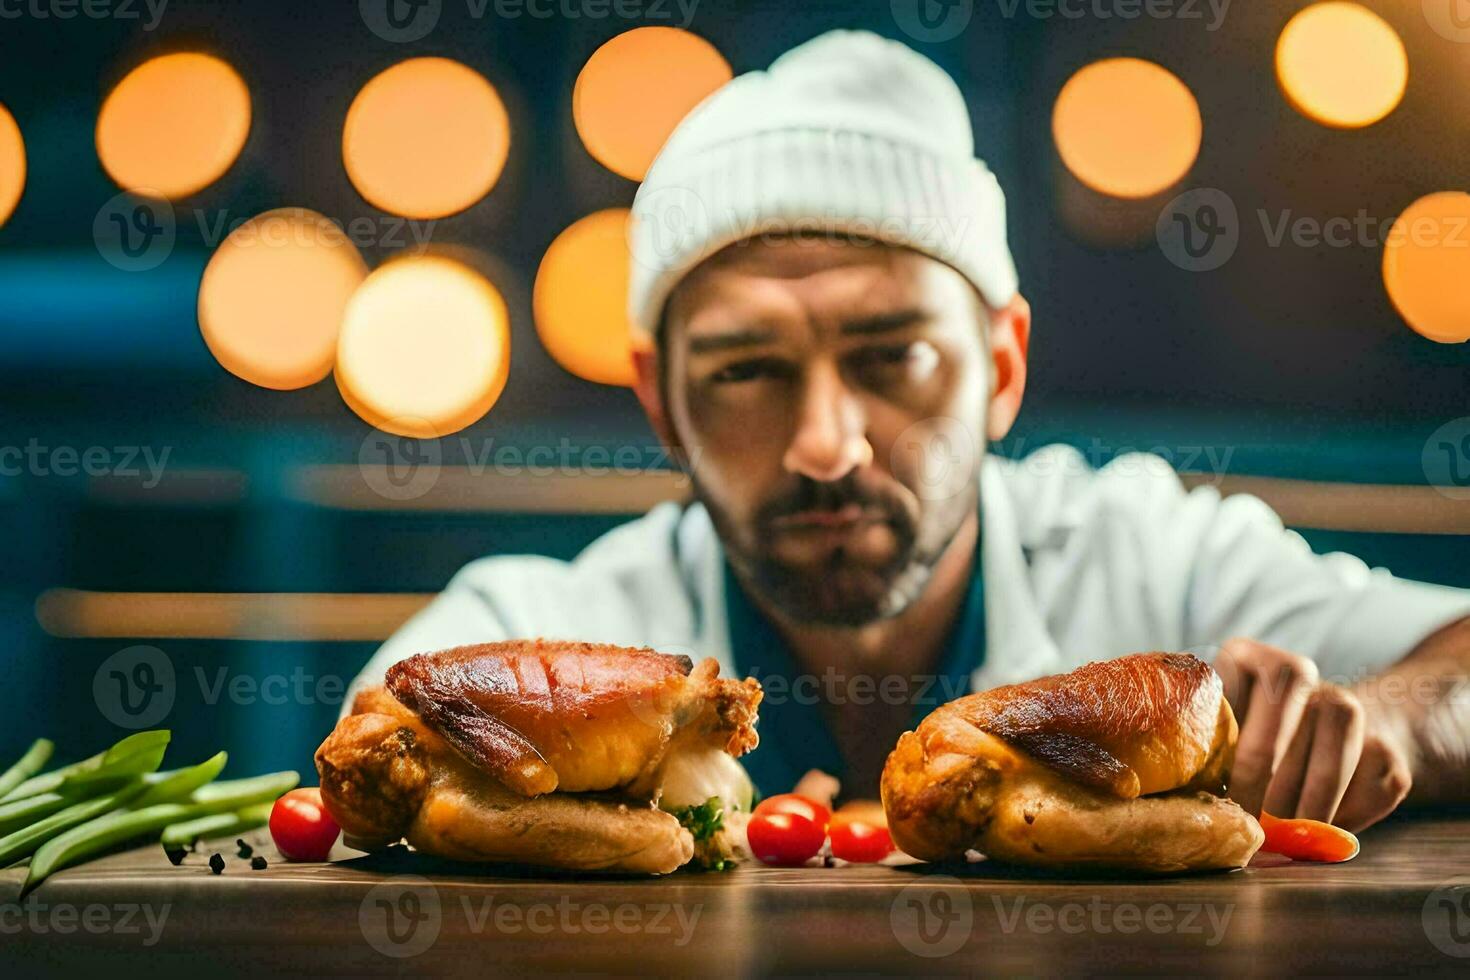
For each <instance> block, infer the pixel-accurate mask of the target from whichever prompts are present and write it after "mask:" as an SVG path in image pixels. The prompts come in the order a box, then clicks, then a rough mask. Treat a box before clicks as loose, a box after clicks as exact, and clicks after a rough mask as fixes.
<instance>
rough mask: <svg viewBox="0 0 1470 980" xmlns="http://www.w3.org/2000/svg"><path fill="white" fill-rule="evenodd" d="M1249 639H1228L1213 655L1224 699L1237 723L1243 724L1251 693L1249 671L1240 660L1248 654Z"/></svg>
mask: <svg viewBox="0 0 1470 980" xmlns="http://www.w3.org/2000/svg"><path fill="white" fill-rule="evenodd" d="M1250 646H1252V644H1251V643H1250V641H1249V640H1228V641H1226V642H1225V643H1224V644H1222V645H1221V647H1220V652H1219V653H1218V654H1217V655H1216V657H1215V673H1217V674H1219V675H1220V686H1221V688H1222V689H1223V690H1224V693H1225V700H1226V701H1227V702H1228V703H1229V704H1230V707H1231V709H1232V710H1234V712H1235V721H1236V723H1237V724H1242V725H1243V724H1245V710H1246V707H1247V702H1248V701H1249V699H1250V693H1251V672H1250V671H1249V670H1247V669H1246V667H1245V665H1244V664H1243V663H1242V662H1241V658H1242V657H1243V656H1248V655H1249V654H1248V650H1249V647H1250Z"/></svg>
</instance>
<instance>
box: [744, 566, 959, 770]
mask: <svg viewBox="0 0 1470 980" xmlns="http://www.w3.org/2000/svg"><path fill="white" fill-rule="evenodd" d="M980 566H981V562H980V556H979V552H978V550H977V552H976V556H975V562H974V571H973V572H972V573H971V575H970V588H969V592H968V593H967V594H966V596H965V604H964V607H963V608H962V609H961V610H960V614H959V616H958V617H957V618H956V620H955V623H954V626H953V627H952V628H951V629H950V632H949V637H948V639H947V640H946V642H945V647H944V653H943V655H942V656H941V658H940V660H939V671H938V673H937V674H934V675H927V674H925V675H919V676H915V677H908V678H901V679H899V680H900V681H901V685H899V686H898V689H899V690H901V691H902V696H904V697H905V698H906V699H912V700H913V702H914V715H913V720H912V723H911V724H913V725H917V724H918V723H919V722H920V721H921V720H922V719H923V718H924V716H925V715H927V714H929V712H931V711H933V710H934V709H935V708H937V707H938V706H939V705H941V704H943V703H945V702H946V701H950V700H953V699H954V698H957V697H960V696H961V695H964V694H968V693H969V692H970V675H971V674H972V673H973V672H974V671H975V670H976V669H977V668H978V667H979V666H980V664H981V662H982V661H983V660H984V659H985V584H984V576H983V575H982V574H981V570H980ZM725 611H726V615H727V617H728V620H729V624H730V650H731V653H732V656H733V657H734V659H735V670H736V676H737V677H754V678H756V679H757V680H759V681H760V682H761V685H762V686H763V687H764V688H765V691H766V695H765V698H764V700H762V701H761V706H760V724H759V731H760V746H759V747H758V748H757V749H756V750H755V751H754V752H752V753H750V754H749V755H746V756H744V757H743V758H742V759H741V760H740V761H741V762H742V763H744V764H745V768H746V770H747V771H748V772H749V773H750V778H751V779H752V780H753V781H754V782H755V785H756V787H757V788H758V789H759V790H760V792H761V793H762V795H766V796H769V795H771V794H774V793H785V792H789V791H790V790H791V788H792V787H794V786H795V785H796V781H797V780H798V779H800V778H801V777H802V776H803V775H805V774H806V772H807V770H809V769H821V770H822V771H823V772H827V773H830V774H831V775H833V776H836V777H837V778H838V779H839V780H842V779H844V778H845V776H846V772H845V769H846V765H845V763H844V762H843V760H842V755H841V753H840V752H838V750H837V742H836V740H835V739H834V738H833V737H832V732H831V730H830V729H829V728H828V726H827V721H826V718H825V717H824V716H823V713H822V703H823V701H824V699H825V696H826V694H827V692H828V691H829V690H830V689H832V688H833V687H834V686H837V689H838V690H841V691H842V693H843V694H844V695H845V696H848V697H852V696H854V693H855V686H854V683H853V678H852V677H850V676H837V675H833V676H832V677H828V678H823V677H819V676H816V675H813V674H810V673H804V672H803V671H802V670H801V668H800V667H799V666H798V665H797V663H796V660H795V658H794V657H793V656H792V654H791V651H790V650H789V649H788V648H787V646H786V642H785V641H784V640H783V639H782V638H781V634H780V633H778V632H777V631H776V628H775V627H774V626H773V625H771V622H770V621H769V620H768V619H766V617H765V615H764V614H762V613H761V611H760V610H759V609H758V608H756V605H755V603H754V602H752V601H751V599H750V597H749V596H748V595H746V594H745V590H744V589H743V588H742V587H741V585H740V582H739V580H738V579H737V578H736V577H735V573H734V572H733V571H732V570H731V569H730V566H729V564H728V563H727V564H726V565H725ZM882 691H883V679H882V678H875V679H874V683H873V684H871V685H868V687H867V689H866V690H865V691H863V692H862V694H863V696H865V697H871V698H873V699H874V700H877V699H879V698H881V697H883V694H882ZM890 696H892V695H890Z"/></svg>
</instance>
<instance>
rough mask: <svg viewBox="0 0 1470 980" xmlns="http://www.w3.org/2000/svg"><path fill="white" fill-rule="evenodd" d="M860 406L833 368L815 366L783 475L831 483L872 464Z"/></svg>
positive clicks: (786, 456) (788, 450) (786, 457)
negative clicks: (785, 472) (798, 475)
mask: <svg viewBox="0 0 1470 980" xmlns="http://www.w3.org/2000/svg"><path fill="white" fill-rule="evenodd" d="M866 429H867V426H866V418H865V415H864V412H863V406H862V403H861V402H860V401H859V400H858V398H856V397H855V396H854V395H853V393H852V392H851V391H849V390H848V387H847V385H846V384H844V383H843V380H842V375H841V374H840V373H839V372H838V370H837V367H836V366H835V365H833V364H830V363H825V362H822V363H818V364H816V365H814V366H813V367H812V368H811V369H810V370H809V371H808V372H807V377H806V384H805V388H804V390H803V392H802V401H801V406H800V409H799V415H798V416H797V421H796V432H795V433H794V434H793V436H792V438H791V444H790V445H789V446H788V447H787V448H786V455H785V457H784V458H783V459H782V463H783V464H784V465H785V467H786V469H787V471H789V472H791V473H797V474H800V475H801V476H805V477H807V478H808V479H812V480H816V481H818V482H819V483H831V482H833V481H834V480H840V479H842V478H843V477H844V476H846V475H847V474H849V473H851V472H852V471H853V470H855V469H857V468H859V467H861V466H867V465H868V464H869V463H871V462H872V461H873V447H872V445H871V444H870V443H869V442H868V437H867V431H866Z"/></svg>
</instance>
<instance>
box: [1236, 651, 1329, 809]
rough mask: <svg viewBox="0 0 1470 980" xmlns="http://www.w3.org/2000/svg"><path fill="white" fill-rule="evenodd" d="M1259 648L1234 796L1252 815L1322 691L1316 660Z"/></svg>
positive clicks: (1241, 732) (1237, 764) (1251, 665)
mask: <svg viewBox="0 0 1470 980" xmlns="http://www.w3.org/2000/svg"><path fill="white" fill-rule="evenodd" d="M1256 646H1257V650H1256V651H1255V653H1254V654H1253V657H1254V658H1255V659H1254V663H1252V664H1249V665H1248V666H1249V667H1250V669H1251V670H1252V672H1253V673H1254V675H1255V676H1254V682H1253V683H1252V685H1251V695H1250V705H1249V707H1248V708H1247V709H1246V720H1245V724H1243V725H1242V726H1241V730H1240V742H1239V744H1238V746H1237V747H1236V751H1235V773H1234V777H1233V779H1232V780H1231V784H1230V796H1231V798H1232V799H1234V800H1235V802H1237V803H1239V804H1240V805H1241V806H1242V807H1244V808H1245V810H1246V811H1247V812H1248V813H1256V814H1258V813H1260V812H1261V804H1262V802H1263V801H1264V800H1265V798H1266V788H1267V787H1268V786H1269V785H1270V784H1271V777H1272V776H1273V775H1274V774H1275V772H1276V767H1277V765H1278V764H1279V763H1280V761H1281V758H1282V756H1284V755H1285V754H1286V749H1287V747H1288V746H1289V745H1290V744H1291V739H1292V736H1294V735H1295V734H1296V730H1297V726H1298V725H1299V724H1300V723H1301V718H1302V713H1303V712H1304V711H1305V710H1306V706H1307V700H1308V698H1309V697H1310V696H1311V693H1312V689H1313V688H1314V687H1316V685H1317V669H1316V666H1315V665H1314V664H1313V663H1312V662H1311V661H1310V660H1306V659H1304V658H1302V657H1297V656H1293V655H1291V654H1288V653H1285V652H1284V651H1281V650H1276V649H1274V648H1272V647H1267V646H1264V645H1262V644H1257V645H1256Z"/></svg>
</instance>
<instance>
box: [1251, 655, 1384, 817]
mask: <svg viewBox="0 0 1470 980" xmlns="http://www.w3.org/2000/svg"><path fill="white" fill-rule="evenodd" d="M1312 714H1313V715H1314V716H1315V718H1316V725H1315V726H1314V732H1313V736H1312V755H1311V759H1310V760H1309V761H1308V763H1307V778H1306V781H1305V782H1304V783H1303V784H1302V791H1301V798H1300V799H1299V800H1298V801H1297V807H1296V815H1297V816H1298V817H1304V818H1306V819H1308V820H1321V821H1324V822H1327V823H1330V822H1331V821H1332V818H1333V816H1334V815H1335V814H1336V813H1337V808H1338V805H1339V804H1341V802H1342V797H1343V794H1344V793H1346V792H1347V788H1348V783H1349V782H1350V781H1351V780H1352V777H1353V774H1354V773H1355V772H1356V771H1357V768H1358V761H1359V759H1360V758H1361V757H1362V754H1363V725H1364V720H1363V706H1362V704H1360V703H1359V702H1358V699H1357V698H1356V697H1354V696H1353V695H1352V694H1351V693H1350V692H1348V691H1345V690H1343V689H1342V688H1340V687H1338V686H1337V685H1335V684H1324V685H1322V686H1321V687H1319V688H1317V690H1316V691H1314V692H1313V694H1312ZM1273 812H1274V811H1273ZM1282 816H1285V814H1282Z"/></svg>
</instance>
